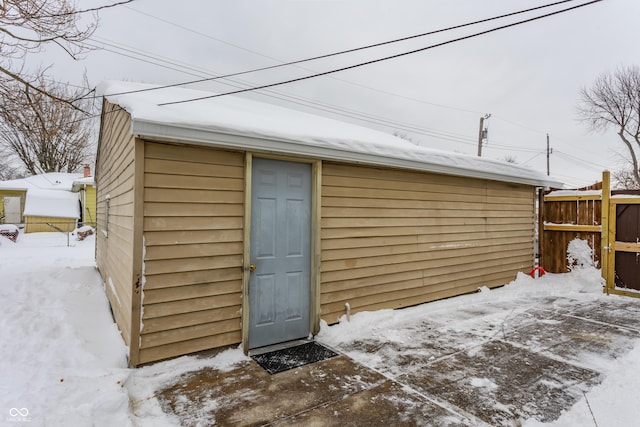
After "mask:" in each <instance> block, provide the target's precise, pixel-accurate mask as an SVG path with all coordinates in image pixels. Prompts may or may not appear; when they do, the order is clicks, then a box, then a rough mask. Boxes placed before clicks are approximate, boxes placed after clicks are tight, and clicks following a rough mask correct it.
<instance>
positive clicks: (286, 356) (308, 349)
mask: <svg viewBox="0 0 640 427" xmlns="http://www.w3.org/2000/svg"><path fill="white" fill-rule="evenodd" d="M337 355H338V353H336V352H334V351H332V350H329V349H328V348H326V347H324V346H322V345H321V344H318V343H317V342H315V341H309V342H306V343H304V344H302V345H297V346H295V347H288V348H283V349H281V350H275V351H271V352H269V353H262V354H255V355H253V356H251V358H252V359H253V360H255V361H256V362H258V365H260V366H262V367H263V368H264V370H265V371H267V372H269V373H270V374H271V375H273V374H277V373H280V372H284V371H288V370H289V369H293V368H298V367H300V366H304V365H308V364H310V363H315V362H320V361H322V360H326V359H330V358H332V357H335V356H337Z"/></svg>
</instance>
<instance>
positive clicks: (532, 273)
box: [529, 267, 546, 279]
mask: <svg viewBox="0 0 640 427" xmlns="http://www.w3.org/2000/svg"><path fill="white" fill-rule="evenodd" d="M536 272H537V273H538V277H539V276H544V275H545V273H546V271H544V268H542V267H535V268H534V269H533V270H531V273H529V276H531V277H533V278H534V279H535V278H536Z"/></svg>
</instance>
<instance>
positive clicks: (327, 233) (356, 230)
mask: <svg viewBox="0 0 640 427" xmlns="http://www.w3.org/2000/svg"><path fill="white" fill-rule="evenodd" d="M460 222H464V221H460ZM468 222H470V224H458V225H451V224H446V223H444V224H438V226H435V227H434V226H424V227H417V226H416V227H352V228H323V229H322V231H321V232H320V236H321V238H322V239H344V238H351V237H371V236H378V237H381V236H406V235H419V236H420V235H439V234H441V233H442V232H443V231H446V232H447V233H448V234H452V233H464V234H468V233H477V232H486V231H487V224H486V223H485V221H484V220H482V221H481V220H478V219H477V218H476V219H475V220H470V221H468ZM518 229H520V230H521V229H523V227H522V226H521V225H519V224H515V226H514V225H513V224H506V225H505V224H503V225H502V226H496V225H494V226H493V230H492V231H493V232H495V231H515V230H518ZM531 230H532V231H533V226H531Z"/></svg>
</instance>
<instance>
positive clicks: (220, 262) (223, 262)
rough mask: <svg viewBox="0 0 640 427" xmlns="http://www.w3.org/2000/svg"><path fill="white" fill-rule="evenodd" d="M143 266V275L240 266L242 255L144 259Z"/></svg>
mask: <svg viewBox="0 0 640 427" xmlns="http://www.w3.org/2000/svg"><path fill="white" fill-rule="evenodd" d="M144 266H145V275H153V274H162V273H175V272H184V271H198V270H211V269H216V268H229V267H241V266H242V255H241V254H239V255H220V256H209V257H197V258H180V259H165V260H158V261H145V263H144Z"/></svg>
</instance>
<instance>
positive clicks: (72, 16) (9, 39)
mask: <svg viewBox="0 0 640 427" xmlns="http://www.w3.org/2000/svg"><path fill="white" fill-rule="evenodd" d="M80 17H81V11H78V10H76V8H75V2H72V1H68V0H29V1H24V0H4V1H2V2H1V3H0V88H3V89H6V88H8V87H11V88H12V89H14V88H15V84H16V83H17V84H19V85H20V86H22V87H23V88H25V89H29V90H30V92H31V93H36V92H39V93H42V94H45V95H47V96H49V97H52V98H54V99H57V100H58V101H67V102H68V101H70V100H66V99H59V98H58V97H57V96H56V95H55V94H53V93H49V92H48V91H47V90H46V89H45V88H43V87H42V86H41V85H40V84H39V83H40V82H41V80H42V74H41V73H36V75H35V76H34V75H30V74H29V72H27V71H25V61H26V59H27V57H28V56H29V55H30V54H37V53H39V52H41V51H42V50H43V49H44V48H45V47H47V46H57V47H59V48H61V49H63V50H64V51H65V52H66V53H67V54H69V55H70V56H71V57H72V58H74V59H78V57H79V55H81V54H82V53H83V51H84V50H85V48H84V47H83V45H82V42H83V41H84V40H86V39H87V38H88V37H89V36H91V35H92V34H93V32H94V31H95V29H96V26H97V19H94V20H92V21H82V20H81V19H80Z"/></svg>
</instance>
